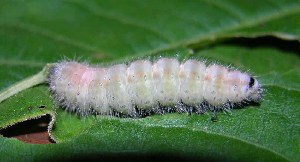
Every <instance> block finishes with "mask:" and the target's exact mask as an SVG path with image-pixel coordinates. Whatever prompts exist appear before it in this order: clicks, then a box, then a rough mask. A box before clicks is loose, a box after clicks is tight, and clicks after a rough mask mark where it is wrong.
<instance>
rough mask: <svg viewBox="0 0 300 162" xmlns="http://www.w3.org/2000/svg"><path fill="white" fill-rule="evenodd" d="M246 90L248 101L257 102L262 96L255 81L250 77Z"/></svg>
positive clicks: (259, 87)
mask: <svg viewBox="0 0 300 162" xmlns="http://www.w3.org/2000/svg"><path fill="white" fill-rule="evenodd" d="M247 86H248V88H247V94H248V99H249V100H250V101H255V102H257V101H259V100H260V99H261V96H262V88H261V85H260V84H259V83H258V81H257V80H256V79H254V78H253V77H251V76H250V79H249V83H248V85H247Z"/></svg>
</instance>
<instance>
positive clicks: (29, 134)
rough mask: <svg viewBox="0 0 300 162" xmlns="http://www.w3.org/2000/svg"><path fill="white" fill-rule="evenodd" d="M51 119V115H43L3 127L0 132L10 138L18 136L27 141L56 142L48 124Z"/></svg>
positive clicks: (37, 142) (35, 142)
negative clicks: (49, 132) (51, 135)
mask: <svg viewBox="0 0 300 162" xmlns="http://www.w3.org/2000/svg"><path fill="white" fill-rule="evenodd" d="M50 121H51V116H50V115H46V116H42V117H41V118H39V119H31V120H28V121H24V122H21V123H17V124H16V125H13V126H10V127H8V128H5V129H2V130H0V134H1V135H3V136H4V137H8V138H17V139H18V140H20V141H23V142H26V143H34V144H48V143H55V142H54V141H53V140H51V138H50V136H49V134H48V125H49V123H50Z"/></svg>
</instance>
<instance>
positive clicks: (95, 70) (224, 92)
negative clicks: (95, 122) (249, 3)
mask: <svg viewBox="0 0 300 162" xmlns="http://www.w3.org/2000/svg"><path fill="white" fill-rule="evenodd" d="M47 82H48V83H49V86H50V91H51V93H52V94H53V96H54V98H55V100H56V101H57V103H59V104H60V105H61V106H63V107H65V108H66V109H67V110H69V111H73V112H76V113H79V114H80V115H88V114H91V113H97V114H123V115H127V116H133V117H134V116H139V115H143V114H145V113H148V112H154V113H164V112H169V111H176V112H191V111H195V112H198V113H203V112H205V111H207V110H213V111H218V110H227V109H230V108H232V107H233V106H234V105H243V103H245V102H252V101H254V102H259V100H260V99H261V96H262V88H261V85H260V84H259V83H258V81H257V80H256V79H254V78H253V77H252V76H251V75H249V74H247V73H244V72H241V71H238V70H235V69H230V68H227V67H225V66H222V65H217V64H210V65H206V64H205V63H204V62H203V61H199V60H195V59H188V60H186V61H184V62H182V63H180V62H179V61H178V60H177V59H176V58H159V59H158V60H156V61H155V62H151V61H149V60H136V61H133V62H131V63H129V64H116V65H112V66H109V67H93V66H89V65H88V64H80V63H78V62H76V61H62V62H59V63H55V64H54V66H53V67H52V68H51V69H50V72H49V75H48V79H47Z"/></svg>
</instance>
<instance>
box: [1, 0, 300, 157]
mask: <svg viewBox="0 0 300 162" xmlns="http://www.w3.org/2000/svg"><path fill="white" fill-rule="evenodd" d="M298 20H300V2H299V1H297V0H288V1H276V0H268V1H257V2H255V3H254V2H252V1H234V0H229V1H180V0H178V1H172V3H171V2H168V1H162V2H161V1H133V0H132V1H129V0H128V1H110V0H107V1H97V0H91V1H83V0H74V1H67V0H65V1H60V0H53V1H43V0H31V1H13V2H12V1H8V0H7V1H1V2H0V77H1V79H0V90H3V89H5V88H7V87H9V86H11V85H12V84H13V83H15V82H17V81H20V80H22V79H24V78H26V77H28V76H31V75H33V74H36V73H38V72H39V71H41V70H42V68H43V66H44V65H46V63H52V62H58V61H60V60H62V59H64V58H65V57H67V58H70V59H77V60H78V59H79V60H82V61H85V60H88V61H89V62H91V63H101V64H112V63H118V62H124V61H128V60H132V59H137V58H147V59H148V58H156V57H158V56H160V55H162V56H173V57H178V58H179V59H180V60H183V59H187V58H195V59H202V58H203V59H206V60H209V61H212V62H214V61H218V62H220V63H221V64H225V65H233V66H235V67H238V68H239V69H242V70H249V72H250V73H251V74H253V75H255V76H257V77H258V79H259V81H260V82H261V83H262V84H263V87H264V90H265V91H264V97H263V101H262V102H261V104H260V105H257V106H255V105H252V106H247V107H245V108H244V109H234V110H232V112H231V113H230V114H226V113H222V112H219V113H218V121H217V122H211V120H210V117H211V114H210V113H205V114H203V115H196V114H192V115H191V116H188V115H187V114H177V113H171V114H166V115H153V116H149V117H146V118H141V119H132V118H117V117H110V116H93V115H91V116H88V117H84V118H79V117H78V116H77V115H76V114H73V113H69V112H66V111H64V110H62V109H61V108H60V107H57V105H56V104H55V102H54V101H53V100H52V97H51V94H50V92H49V91H48V86H47V84H45V85H39V86H36V87H33V88H30V89H28V90H25V91H23V92H21V93H18V94H17V95H15V96H13V97H11V98H9V99H7V100H5V101H4V102H2V103H0V112H1V115H0V128H5V127H8V126H10V125H13V124H16V123H18V122H21V121H24V120H29V119H32V118H36V117H40V116H43V115H45V114H50V115H51V116H52V119H53V121H52V122H55V125H54V127H52V129H51V130H49V131H50V132H51V136H52V137H53V138H54V139H55V140H56V142H57V144H50V145H31V144H25V143H22V142H20V141H17V140H16V139H13V138H5V137H0V145H1V147H0V160H1V161H29V160H31V161H33V160H34V161H42V160H43V161H44V160H49V161H50V160H51V161H52V160H71V159H74V158H75V159H77V158H78V159H83V158H90V159H93V157H95V158H96V157H98V158H99V156H101V157H103V158H106V159H115V160H123V159H124V158H129V159H134V158H135V157H140V158H145V159H146V158H148V159H151V157H153V156H155V157H160V155H161V154H165V158H166V159H176V158H184V159H198V160H199V159H203V160H209V159H210V160H224V161H242V160H243V161H299V160H300V145H299V144H300V136H299V134H300V127H299V126H300V102H299V98H300V92H299V91H300V84H299V83H300V70H299V69H300V59H299V53H300V52H299V51H300V50H299V40H300V30H299V26H300V22H299V21H298ZM262 36H271V37H268V38H270V39H267V40H266V41H265V42H261V41H260V40H262V39H263V38H257V37H262ZM275 37H276V38H275ZM241 38H243V39H241ZM244 38H249V39H244ZM250 38H251V39H250ZM254 38H255V39H254ZM277 38H280V39H282V40H278V39H277ZM226 40H229V41H226ZM241 40H247V41H246V42H243V41H241ZM292 40H295V41H292ZM274 42H276V43H274ZM286 45H287V46H286ZM286 47H288V48H286ZM150 55H151V57H148V56H150ZM178 55H179V56H178ZM41 105H42V106H46V108H43V109H41V108H39V106H41ZM54 120H55V121H54Z"/></svg>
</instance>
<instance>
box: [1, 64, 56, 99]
mask: <svg viewBox="0 0 300 162" xmlns="http://www.w3.org/2000/svg"><path fill="white" fill-rule="evenodd" d="M52 66H53V64H47V65H46V66H45V67H44V68H43V70H42V71H40V72H39V73H37V74H35V75H33V76H31V77H28V78H26V79H24V80H22V81H20V82H17V83H15V84H13V85H12V86H10V87H8V88H7V89H4V90H2V91H1V92H0V103H1V102H2V101H4V100H6V99H7V98H9V97H11V96H13V95H15V94H17V93H19V92H21V91H23V90H25V89H28V88H31V87H34V86H36V85H39V84H42V83H46V81H47V77H48V73H49V69H50V68H51V67H52Z"/></svg>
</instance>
